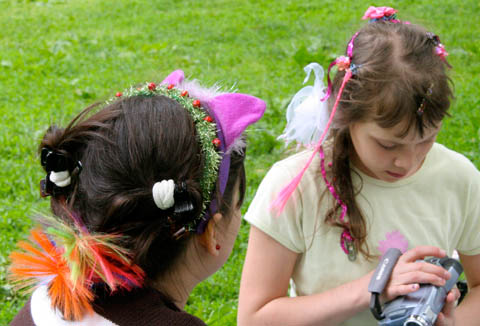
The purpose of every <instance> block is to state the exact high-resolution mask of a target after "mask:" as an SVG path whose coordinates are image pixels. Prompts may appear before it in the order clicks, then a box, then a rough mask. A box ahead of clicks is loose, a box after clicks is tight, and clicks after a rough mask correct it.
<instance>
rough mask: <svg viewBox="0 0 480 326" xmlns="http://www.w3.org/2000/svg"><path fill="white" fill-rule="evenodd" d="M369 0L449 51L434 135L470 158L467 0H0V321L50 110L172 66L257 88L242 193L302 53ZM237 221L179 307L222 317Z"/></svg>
mask: <svg viewBox="0 0 480 326" xmlns="http://www.w3.org/2000/svg"><path fill="white" fill-rule="evenodd" d="M369 5H378V6H381V5H388V6H392V7H395V8H397V9H399V11H400V12H399V18H400V19H404V20H410V21H412V22H414V23H420V24H423V25H425V26H426V27H427V28H428V29H429V30H431V31H433V32H435V33H437V34H438V35H439V36H440V37H441V39H442V42H443V43H444V44H445V46H446V48H447V50H448V52H449V53H450V57H449V61H450V63H451V64H452V65H453V67H454V69H453V70H452V71H451V77H452V79H453V81H454V83H455V93H456V97H457V99H456V101H455V102H454V103H453V106H452V111H451V112H452V114H453V116H452V118H449V119H447V120H446V121H445V124H444V128H443V130H442V131H441V133H440V135H439V142H441V143H444V144H446V145H447V146H449V147H450V148H453V149H455V150H457V151H459V152H461V153H463V154H465V155H466V156H467V157H469V158H470V159H471V160H472V161H473V162H474V163H475V164H476V165H477V167H478V166H480V156H479V155H478V153H479V138H480V137H479V136H480V111H479V110H480V108H479V99H478V98H479V97H478V90H479V89H480V81H479V78H478V75H479V72H480V62H479V54H480V41H479V37H478V32H479V30H480V25H479V23H478V14H479V13H480V7H479V2H478V0H452V1H434V0H429V1H412V0H403V1H385V2H371V1H363V0H362V1H355V2H353V1H352V2H350V1H332V0H323V1H320V0H304V1H300V0H299V1H293V0H291V1H282V0H269V1H254V0H250V1H234V0H212V1H208V0H207V1H193V0H190V1H188V0H176V1H174V0H170V1H168V0H150V1H139V0H115V1H114V0H76V1H75V0H56V1H55V0H52V1H13V0H0V114H1V119H2V120H1V122H0V123H1V127H0V157H1V161H0V162H1V163H0V164H1V165H0V194H1V196H0V248H1V249H0V304H1V308H0V325H6V324H7V323H8V322H9V321H10V320H11V318H12V317H13V316H14V315H15V313H16V312H17V311H18V309H19V308H20V307H21V306H22V305H23V302H24V300H25V298H23V297H20V296H18V295H15V294H13V292H12V289H11V287H10V286H9V284H8V283H7V282H6V279H5V274H6V269H7V266H8V255H9V252H10V251H11V250H12V249H13V248H14V247H15V243H16V242H17V241H18V240H19V239H21V238H24V237H25V236H26V234H27V231H28V229H29V227H30V226H31V221H30V219H29V216H31V215H32V212H34V211H39V210H40V211H42V210H46V209H47V207H48V200H42V199H40V197H39V191H38V183H39V180H40V179H41V178H42V177H44V175H43V174H42V170H41V168H40V164H39V163H38V156H37V155H36V147H37V144H38V142H39V139H40V137H41V136H42V134H43V132H44V131H45V129H46V128H47V126H48V125H49V124H50V123H59V124H64V123H66V122H68V121H69V120H70V119H71V118H72V117H73V116H74V114H75V113H76V112H79V111H80V110H81V109H82V108H83V107H85V106H87V105H89V104H91V103H93V102H94V101H96V100H104V99H107V98H109V97H110V96H112V94H114V92H116V91H118V90H122V89H124V88H126V87H128V86H129V85H130V84H132V83H138V82H142V81H146V80H148V81H151V80H152V81H154V80H155V81H159V80H161V79H162V77H163V76H165V75H166V74H167V73H168V72H170V71H172V70H174V69H177V68H182V69H184V71H185V72H186V74H187V75H188V76H192V77H196V78H198V79H200V80H201V81H203V83H204V84H206V85H210V84H213V83H215V82H218V83H219V84H220V85H224V86H226V87H230V86H234V87H236V88H237V89H238V90H239V91H240V92H244V93H251V94H253V95H256V96H258V97H260V98H263V99H265V100H266V101H267V104H268V109H267V112H266V114H265V117H264V118H263V120H262V121H261V122H260V123H259V124H257V125H256V126H255V127H253V128H251V129H249V149H248V160H247V172H248V182H249V187H248V191H247V200H246V205H245V207H247V206H248V203H249V202H250V201H251V199H252V197H253V195H254V194H255V189H256V187H257V185H258V183H259V182H260V180H261V178H262V177H263V176H264V175H265V173H266V171H267V170H268V167H269V166H270V165H271V164H272V163H273V162H274V161H275V160H277V159H279V158H280V157H281V156H282V155H283V153H282V152H283V149H282V144H281V143H280V142H278V141H276V136H277V135H278V134H279V133H280V132H281V130H282V128H283V126H284V110H285V107H286V105H287V104H288V101H289V99H290V97H291V96H292V95H293V94H294V93H295V92H296V91H297V90H298V89H299V88H300V87H301V83H302V81H303V78H304V73H303V70H302V68H303V66H305V65H306V64H308V63H309V62H311V61H317V62H319V63H320V64H322V65H323V66H324V67H326V66H327V65H328V64H329V63H330V61H331V60H332V59H333V58H335V57H336V56H338V55H339V54H343V51H344V48H345V45H346V43H347V41H348V39H349V38H350V36H351V35H352V34H353V33H354V31H355V30H356V29H358V28H359V26H361V25H362V24H364V22H363V21H361V20H360V18H361V17H362V15H363V13H364V11H365V10H366V9H367V7H368V6H369ZM247 236H248V226H247V225H246V224H243V225H242V228H241V231H240V235H239V238H238V240H237V242H236V245H235V248H234V251H233V253H232V256H231V258H230V260H229V261H228V262H227V264H226V265H225V266H224V267H223V268H222V269H221V270H220V271H219V272H218V273H217V274H215V275H214V276H212V277H211V278H209V279H208V280H206V281H205V282H204V283H203V284H201V285H199V286H198V287H197V288H196V289H195V291H194V292H193V294H192V296H191V298H190V300H189V302H188V306H187V310H188V311H189V312H191V313H193V314H195V315H197V316H198V317H200V318H202V319H203V320H205V321H206V322H207V323H208V324H209V325H234V324H235V318H236V305H237V296H238V287H239V280H240V274H241V268H242V264H243V259H244V255H245V248H246V244H247Z"/></svg>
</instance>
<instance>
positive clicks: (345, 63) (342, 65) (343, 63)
mask: <svg viewBox="0 0 480 326" xmlns="http://www.w3.org/2000/svg"><path fill="white" fill-rule="evenodd" d="M357 36H358V32H356V33H355V34H354V35H353V36H352V38H351V39H350V42H348V45H347V57H346V56H343V55H342V56H340V57H338V58H336V59H335V60H333V61H332V62H331V63H330V65H329V66H328V71H327V80H328V84H327V85H328V86H327V92H326V93H325V96H324V97H323V98H322V99H321V100H320V101H322V102H323V101H325V100H326V99H327V98H329V97H330V95H331V94H332V80H331V79H330V70H332V68H333V67H334V66H338V70H347V69H349V68H350V66H351V64H352V57H353V42H354V41H355V39H356V38H357Z"/></svg>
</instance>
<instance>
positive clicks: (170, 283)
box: [153, 268, 201, 310]
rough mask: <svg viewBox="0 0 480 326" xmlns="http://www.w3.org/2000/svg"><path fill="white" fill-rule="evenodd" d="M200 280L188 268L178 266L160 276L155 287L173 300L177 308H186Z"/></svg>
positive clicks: (154, 284)
mask: <svg viewBox="0 0 480 326" xmlns="http://www.w3.org/2000/svg"><path fill="white" fill-rule="evenodd" d="M200 281H201V280H198V278H197V277H195V275H193V273H190V272H189V270H188V269H185V270H184V269H180V268H178V269H177V270H174V271H172V272H169V273H167V274H165V275H164V276H163V277H160V278H158V279H157V280H156V281H155V282H154V283H153V287H154V288H155V289H156V290H157V291H160V292H161V293H162V294H164V295H165V296H166V297H167V298H168V299H169V300H171V303H173V304H174V305H175V306H176V307H177V308H179V309H180V310H184V308H185V305H186V303H187V300H188V298H189V296H190V294H191V293H192V291H193V289H194V288H195V286H196V285H197V284H198V283H200Z"/></svg>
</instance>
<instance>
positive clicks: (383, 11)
mask: <svg viewBox="0 0 480 326" xmlns="http://www.w3.org/2000/svg"><path fill="white" fill-rule="evenodd" d="M396 13H397V10H396V9H393V8H390V7H373V6H371V7H369V8H368V9H367V11H365V14H364V15H363V17H362V19H369V20H370V22H371V23H372V22H376V21H379V20H384V21H391V22H393V23H399V22H400V21H399V20H397V15H396Z"/></svg>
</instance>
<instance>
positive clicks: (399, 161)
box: [394, 147, 417, 173]
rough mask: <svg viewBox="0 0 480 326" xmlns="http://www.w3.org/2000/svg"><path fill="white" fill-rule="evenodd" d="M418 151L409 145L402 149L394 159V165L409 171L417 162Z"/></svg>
mask: <svg viewBox="0 0 480 326" xmlns="http://www.w3.org/2000/svg"><path fill="white" fill-rule="evenodd" d="M416 158H417V153H416V151H415V147H411V148H410V147H408V148H405V149H404V150H402V151H401V152H400V153H399V155H398V156H397V157H396V158H395V160H394V165H395V166H396V167H398V168H401V169H403V170H404V171H403V172H405V173H408V172H409V171H410V170H411V169H412V168H413V166H414V165H415V163H416Z"/></svg>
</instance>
